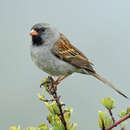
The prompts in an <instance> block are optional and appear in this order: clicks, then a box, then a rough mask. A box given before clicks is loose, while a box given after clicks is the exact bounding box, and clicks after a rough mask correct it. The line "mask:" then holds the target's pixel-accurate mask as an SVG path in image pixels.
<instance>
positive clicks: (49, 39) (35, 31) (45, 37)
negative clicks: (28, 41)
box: [30, 23, 60, 46]
mask: <svg viewBox="0 0 130 130" xmlns="http://www.w3.org/2000/svg"><path fill="white" fill-rule="evenodd" d="M30 35H31V36H32V45H33V46H42V45H45V44H53V43H55V42H56V41H57V40H58V39H59V36H60V34H59V32H58V31H57V30H56V28H54V27H52V26H51V25H50V24H48V23H38V24H35V25H34V26H33V27H32V28H31V32H30Z"/></svg>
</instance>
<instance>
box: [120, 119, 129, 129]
mask: <svg viewBox="0 0 130 130" xmlns="http://www.w3.org/2000/svg"><path fill="white" fill-rule="evenodd" d="M127 124H128V123H127V121H124V122H122V123H121V124H120V128H121V129H123V130H124V129H125V128H126V126H127Z"/></svg>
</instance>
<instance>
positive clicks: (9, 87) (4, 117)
mask: <svg viewBox="0 0 130 130" xmlns="http://www.w3.org/2000/svg"><path fill="white" fill-rule="evenodd" d="M0 2H1V4H0V124H1V125H0V129H1V130H8V129H9V127H10V126H12V125H20V126H21V128H23V129H24V128H25V127H27V126H37V125H38V124H39V123H42V122H43V121H44V122H45V123H46V122H47V121H46V115H47V114H48V111H47V109H46V108H45V106H44V104H43V103H42V102H41V101H39V99H38V97H37V93H40V92H41V91H42V90H41V89H40V87H39V85H40V78H46V77H47V76H48V75H47V74H46V73H44V72H42V71H41V70H39V69H38V68H37V67H36V66H35V65H34V64H33V63H32V60H31V58H30V50H29V49H30V48H29V47H30V44H31V38H30V36H29V31H30V28H31V27H32V26H33V25H34V24H36V23H39V22H48V23H50V24H52V25H53V26H55V27H56V28H58V30H59V31H61V32H62V33H64V34H65V35H66V36H67V37H68V39H69V40H70V41H71V42H72V43H73V44H74V45H75V46H76V47H78V48H79V49H80V50H81V51H83V52H84V54H85V55H86V56H87V57H88V58H89V59H90V61H92V62H93V63H94V64H95V69H96V70H97V72H98V73H99V74H101V75H102V76H104V77H105V78H106V79H108V80H109V81H111V82H112V83H113V84H115V85H116V86H117V87H118V88H119V89H120V90H123V91H124V92H125V93H126V94H127V95H128V96H129V97H130V82H129V81H130V69H129V68H130V6H129V5H130V1H129V0H125V1H123V0H114V1H113V0H98V1H97V0H78V1H76V0H10V1H9V0H1V1H0ZM59 94H60V95H62V100H63V101H64V103H65V104H66V105H67V106H69V107H72V108H73V110H74V112H73V115H72V121H74V122H76V123H77V127H78V129H79V130H87V129H88V130H98V129H99V128H98V125H97V118H98V113H97V112H98V110H104V108H103V106H102V105H101V103H100V100H101V99H103V98H104V97H112V98H114V99H115V102H116V103H115V105H116V109H114V114H115V115H116V117H117V114H118V113H119V112H120V111H121V110H122V109H127V107H128V106H129V107H130V101H128V100H126V99H125V98H123V97H122V96H120V95H119V94H117V93H116V92H114V91H113V90H112V89H110V88H109V87H107V86H106V85H104V84H102V83H101V82H100V81H98V80H96V79H95V78H93V77H91V76H87V75H82V74H73V75H72V76H70V77H69V78H67V79H65V80H64V81H63V83H62V84H61V85H60V90H59ZM127 129H130V121H129V120H128V127H127ZM115 130H119V127H117V128H115Z"/></svg>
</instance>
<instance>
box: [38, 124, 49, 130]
mask: <svg viewBox="0 0 130 130" xmlns="http://www.w3.org/2000/svg"><path fill="white" fill-rule="evenodd" d="M38 127H39V128H38V130H49V128H48V126H47V125H46V124H40V125H39V126H38Z"/></svg>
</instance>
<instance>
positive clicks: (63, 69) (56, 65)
mask: <svg viewBox="0 0 130 130" xmlns="http://www.w3.org/2000/svg"><path fill="white" fill-rule="evenodd" d="M31 56H32V60H33V61H34V62H35V64H36V65H37V66H38V67H39V68H40V69H41V70H43V71H45V72H47V73H49V74H50V75H53V76H60V75H65V74H67V73H73V72H76V71H77V68H76V67H74V66H72V65H71V64H69V63H67V62H65V61H62V60H61V59H58V58H57V57H56V56H54V55H53V54H52V53H51V51H50V49H49V48H48V46H42V47H34V46H31Z"/></svg>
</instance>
